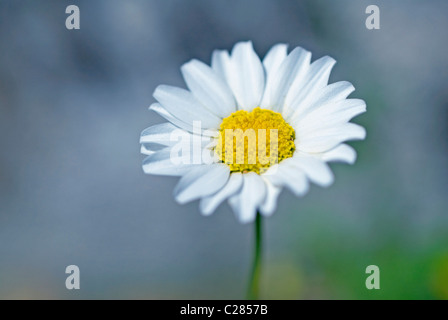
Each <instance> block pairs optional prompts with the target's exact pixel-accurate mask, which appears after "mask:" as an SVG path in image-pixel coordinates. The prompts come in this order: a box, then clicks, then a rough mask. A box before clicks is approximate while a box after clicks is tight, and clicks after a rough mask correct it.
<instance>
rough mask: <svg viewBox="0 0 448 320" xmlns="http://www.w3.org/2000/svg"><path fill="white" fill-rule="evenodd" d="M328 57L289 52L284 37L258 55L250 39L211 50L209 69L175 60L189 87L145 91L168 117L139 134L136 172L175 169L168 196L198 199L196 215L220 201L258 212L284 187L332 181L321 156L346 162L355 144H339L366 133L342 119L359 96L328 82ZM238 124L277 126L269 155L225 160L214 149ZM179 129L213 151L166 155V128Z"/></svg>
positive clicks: (356, 106)
mask: <svg viewBox="0 0 448 320" xmlns="http://www.w3.org/2000/svg"><path fill="white" fill-rule="evenodd" d="M335 62H336V61H335V60H334V59H333V58H331V57H329V56H325V57H322V58H320V59H318V60H316V61H314V62H313V63H311V53H310V52H309V51H306V50H304V49H303V48H300V47H297V48H295V49H294V50H292V51H291V52H290V53H289V54H288V53H287V45H285V44H277V45H275V46H274V47H272V48H271V49H270V50H269V52H268V53H267V55H266V57H265V58H264V59H263V61H261V60H260V59H259V57H258V56H257V54H256V53H255V51H254V49H253V47H252V43H251V42H239V43H237V44H236V45H235V46H234V48H233V50H232V52H231V54H229V52H227V51H221V50H216V51H214V52H213V56H212V63H211V67H210V66H208V65H206V64H204V63H202V62H200V61H198V60H192V61H190V62H188V63H186V64H184V65H183V66H182V68H181V70H182V74H183V77H184V79H185V82H186V84H187V87H188V90H185V89H181V88H177V87H172V86H166V85H161V86H159V87H157V89H156V90H155V92H154V97H155V99H156V100H157V101H158V103H154V104H153V105H152V106H151V107H150V109H151V110H153V111H155V112H157V113H158V114H159V115H161V116H162V117H164V118H165V119H166V120H168V121H169V122H167V123H163V124H159V125H155V126H152V127H150V128H147V129H146V130H144V131H143V132H142V135H141V139H140V142H141V143H142V153H144V154H147V155H148V157H147V158H146V159H145V160H144V162H143V169H144V172H145V173H148V174H157V175H174V176H180V177H181V179H180V181H179V183H178V185H177V186H176V188H175V190H174V197H175V199H176V201H177V202H179V203H187V202H190V201H193V200H197V199H199V200H200V211H201V212H202V213H203V214H204V215H210V214H211V213H212V212H213V211H214V210H215V209H216V208H217V207H218V206H219V205H220V204H221V203H222V202H223V201H225V200H228V202H229V204H230V206H231V208H232V209H233V211H234V212H235V214H236V216H237V217H238V219H239V220H240V221H241V222H252V221H254V219H255V217H256V215H257V212H259V213H261V215H264V216H269V215H271V214H272V213H273V212H274V211H275V208H276V205H277V198H278V195H279V193H280V191H281V190H282V188H283V187H285V188H288V189H289V190H290V191H291V192H292V193H293V194H295V195H296V196H303V195H304V194H305V193H306V192H307V191H308V188H309V183H310V182H314V183H315V184H317V185H320V186H323V187H327V186H329V185H331V184H332V182H333V180H334V177H333V174H332V171H331V170H330V168H329V166H328V164H327V162H334V161H338V162H345V163H349V164H353V163H354V161H355V159H356V152H355V151H354V150H353V148H352V147H350V146H348V145H347V144H344V142H345V141H348V140H359V139H364V138H365V135H366V132H365V130H364V128H363V127H361V126H359V125H357V124H354V123H350V122H349V121H350V120H351V119H352V118H353V117H355V116H357V115H359V114H360V113H363V112H365V111H366V105H365V103H364V101H363V100H360V99H347V97H348V96H349V95H350V93H352V92H353V91H354V87H353V85H352V84H351V83H349V82H346V81H341V82H336V83H332V84H328V79H329V76H330V72H331V69H332V67H333V66H334V64H335ZM197 121H200V124H201V126H202V128H201V131H200V132H198V130H197V129H196V130H195V127H194V124H195V122H197ZM238 128H241V129H254V130H255V131H257V130H258V129H277V130H278V154H277V156H278V161H277V162H278V163H274V164H272V165H271V164H262V163H261V161H259V160H260V159H258V158H257V161H256V163H251V164H248V163H246V164H233V163H227V162H226V161H225V159H224V153H225V152H224V153H223V152H221V151H223V150H224V149H222V148H221V147H223V146H224V144H223V143H222V142H223V141H225V139H224V132H225V130H226V129H238ZM180 130H181V132H182V134H184V135H187V136H189V137H190V138H192V139H193V138H195V139H196V140H195V141H199V147H200V148H201V150H202V151H203V152H204V154H206V152H207V151H210V150H212V152H214V153H215V156H216V157H217V160H218V161H215V162H214V163H208V162H206V161H204V160H203V159H200V160H199V161H190V162H185V161H184V162H181V161H179V159H173V154H176V153H173V148H175V146H176V143H175V141H173V139H172V137H173V132H175V131H180ZM257 141H258V138H257ZM267 141H269V140H267ZM210 143H211V144H210ZM258 146H260V145H258ZM260 148H261V146H260ZM193 149H194V148H193ZM187 150H188V148H187ZM232 150H233V148H232V149H231V151H230V152H232ZM245 150H246V151H247V147H246V149H245ZM187 156H188V155H187ZM232 156H235V155H234V154H233V155H232ZM179 157H185V155H179ZM193 157H195V156H193ZM174 158H175V157H174ZM246 159H247V157H246Z"/></svg>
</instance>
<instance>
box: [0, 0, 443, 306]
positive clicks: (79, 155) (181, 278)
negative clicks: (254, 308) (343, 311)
mask: <svg viewBox="0 0 448 320" xmlns="http://www.w3.org/2000/svg"><path fill="white" fill-rule="evenodd" d="M71 4H75V5H78V6H79V8H80V12H81V29H80V30H67V29H66V27H65V19H66V18H67V16H68V15H67V14H66V13H65V8H66V7H67V6H68V5H71ZM370 4H376V5H378V6H379V8H380V10H381V29H380V30H367V29H366V27H365V19H366V18H367V16H368V15H366V13H365V10H366V7H367V6H368V5H370ZM447 12H448V2H446V1H444V0H432V1H426V2H423V1H408V0H395V1H385V0H375V1H374V2H372V1H358V0H357V1H355V0H350V1H349V0H342V1H332V0H309V1H299V0H275V1H274V0H238V1H236V0H226V1H224V0H215V1H208V0H164V1H156V0H154V1H146V0H96V1H87V0H84V1H81V0H71V1H65V0H64V1H62V0H61V1H51V0H40V1H32V0H28V1H26V0H9V1H8V0H0V146H1V149H0V150H1V156H0V298H2V299H56V298H61V299H81V298H83V299H97V298H98V299H243V298H244V297H245V292H246V285H247V280H248V275H249V269H250V265H251V260H252V238H253V237H252V236H253V233H252V232H253V230H252V228H253V226H252V225H241V224H239V223H238V222H237V220H236V219H235V217H234V216H233V213H232V212H231V210H230V209H229V207H228V206H227V204H225V205H222V206H221V207H220V208H219V209H218V210H217V212H216V213H215V214H214V215H213V216H211V217H208V218H204V217H202V216H201V215H200V214H199V210H198V203H197V202H195V203H191V204H188V205H184V206H180V205H177V204H176V203H175V201H174V200H173V197H172V191H173V188H174V186H175V184H176V180H177V179H176V178H173V177H160V176H147V175H144V174H143V172H142V168H141V162H142V160H143V158H144V156H143V155H141V154H140V153H139V150H140V145H139V143H138V141H139V135H140V132H141V131H142V130H143V129H144V128H146V127H148V126H150V125H153V124H156V123H161V122H163V121H164V120H163V119H162V118H160V117H159V116H158V115H157V114H155V113H153V112H150V111H148V109H147V108H148V106H149V105H150V104H151V103H152V102H154V99H153V98H152V93H153V91H154V89H155V87H156V86H157V85H158V84H171V85H178V86H184V84H183V80H182V77H181V74H180V71H179V67H180V66H181V64H182V63H184V62H186V61H188V60H190V59H192V58H198V59H201V60H203V61H206V62H207V63H209V62H210V57H211V53H212V51H213V50H214V49H217V48H219V49H231V47H232V45H233V44H234V43H235V42H237V41H240V40H252V41H253V42H254V46H255V49H256V51H257V52H258V53H259V54H260V55H264V54H265V53H266V52H267V50H268V49H269V48H270V47H271V46H272V45H273V44H275V43H278V42H286V43H289V44H290V47H291V48H293V47H295V46H297V45H300V46H303V47H304V48H306V49H308V50H310V51H312V52H313V59H316V58H319V57H321V56H323V55H327V54H328V55H331V56H332V57H334V58H335V59H336V60H337V61H338V63H337V65H336V66H335V68H334V71H333V73H332V76H331V79H330V80H331V82H335V81H340V80H348V81H350V82H352V83H353V84H354V86H355V87H356V88H357V91H355V93H353V94H352V96H351V97H356V98H362V99H364V100H365V101H366V103H367V110H368V111H367V113H366V114H363V115H362V116H360V117H358V118H356V119H355V122H357V123H359V124H362V125H363V126H365V127H366V128H367V139H366V141H362V142H356V143H352V144H351V145H352V146H354V147H355V148H356V150H357V151H358V161H357V162H356V164H355V165H354V166H347V165H340V164H334V165H332V168H333V169H334V172H335V176H336V181H335V183H334V185H333V186H332V187H330V188H328V189H322V188H319V187H315V186H314V187H312V188H311V190H310V192H309V193H308V195H307V196H305V197H304V198H301V199H297V198H295V197H294V196H293V195H292V194H290V193H289V192H287V191H286V192H283V193H282V195H281V196H280V199H279V207H278V210H277V213H276V214H275V215H274V216H273V217H271V218H269V219H267V220H265V228H266V229H265V230H266V232H265V249H266V251H265V256H264V258H265V269H264V273H263V280H262V281H263V282H262V294H261V296H262V298H266V299H448V246H447V244H448V233H447V227H448V217H447V209H448V199H447V190H448V166H447V156H448V144H447V141H448V129H447V128H448V126H447V121H448V93H447V92H448V91H447V84H448V59H447V49H448V45H447V42H446V30H447V29H448V19H446V13H447ZM71 264H75V265H77V266H79V268H80V270H81V290H72V291H69V290H67V289H66V288H65V279H66V277H67V275H66V274H65V268H66V266H68V265H71ZM371 264H374V265H377V266H379V268H380V270H381V289H380V290H371V291H369V290H367V289H366V287H365V279H366V277H367V275H366V274H365V269H366V267H367V266H368V265H371Z"/></svg>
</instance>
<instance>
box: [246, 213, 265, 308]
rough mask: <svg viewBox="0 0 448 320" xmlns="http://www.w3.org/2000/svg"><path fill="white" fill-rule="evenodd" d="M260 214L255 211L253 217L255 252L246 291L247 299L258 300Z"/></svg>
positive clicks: (260, 239) (260, 246)
mask: <svg viewBox="0 0 448 320" xmlns="http://www.w3.org/2000/svg"><path fill="white" fill-rule="evenodd" d="M261 218H262V217H261V214H260V213H259V212H257V216H256V218H255V224H254V225H255V252H254V262H253V265H252V274H251V278H250V283H249V289H248V292H247V298H248V299H249V300H258V298H259V292H260V274H261V250H262V234H261V233H262V224H261Z"/></svg>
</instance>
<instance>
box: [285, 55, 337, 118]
mask: <svg viewBox="0 0 448 320" xmlns="http://www.w3.org/2000/svg"><path fill="white" fill-rule="evenodd" d="M335 63H336V60H334V59H333V58H331V57H328V56H325V57H322V58H320V59H318V60H316V61H314V62H313V63H312V64H311V65H310V66H309V68H308V70H307V72H306V74H305V75H304V76H303V77H297V78H296V79H295V80H294V82H293V83H292V84H291V88H290V89H289V92H288V94H287V95H286V98H285V103H284V106H283V112H287V114H290V112H291V110H297V109H299V108H300V106H301V103H303V101H305V100H306V99H307V98H310V97H313V96H314V95H315V94H316V93H317V92H319V90H321V89H322V88H324V87H325V86H326V85H327V84H328V79H329V77H330V73H331V69H332V68H333V66H334V64H335ZM290 109H291V110H290Z"/></svg>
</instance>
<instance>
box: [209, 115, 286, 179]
mask: <svg viewBox="0 0 448 320" xmlns="http://www.w3.org/2000/svg"><path fill="white" fill-rule="evenodd" d="M294 140H295V132H294V129H293V128H292V127H291V126H290V125H289V124H288V123H286V121H285V120H284V119H283V117H282V115H281V114H280V113H277V112H274V111H271V110H266V109H261V108H260V107H257V108H255V109H254V110H253V111H251V112H248V111H245V110H238V111H236V112H234V113H232V114H231V115H230V116H228V117H227V118H225V119H223V121H222V123H221V126H220V130H219V137H218V143H217V145H216V147H215V154H216V156H217V157H218V159H219V160H220V161H221V162H223V163H225V164H227V165H228V166H229V167H230V171H231V172H242V173H247V172H249V171H253V172H256V173H258V174H260V173H263V172H265V171H266V170H267V169H268V168H269V167H270V166H271V165H273V164H275V163H279V162H280V161H282V160H283V159H286V158H290V157H292V155H293V153H294V150H295V144H294Z"/></svg>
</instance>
